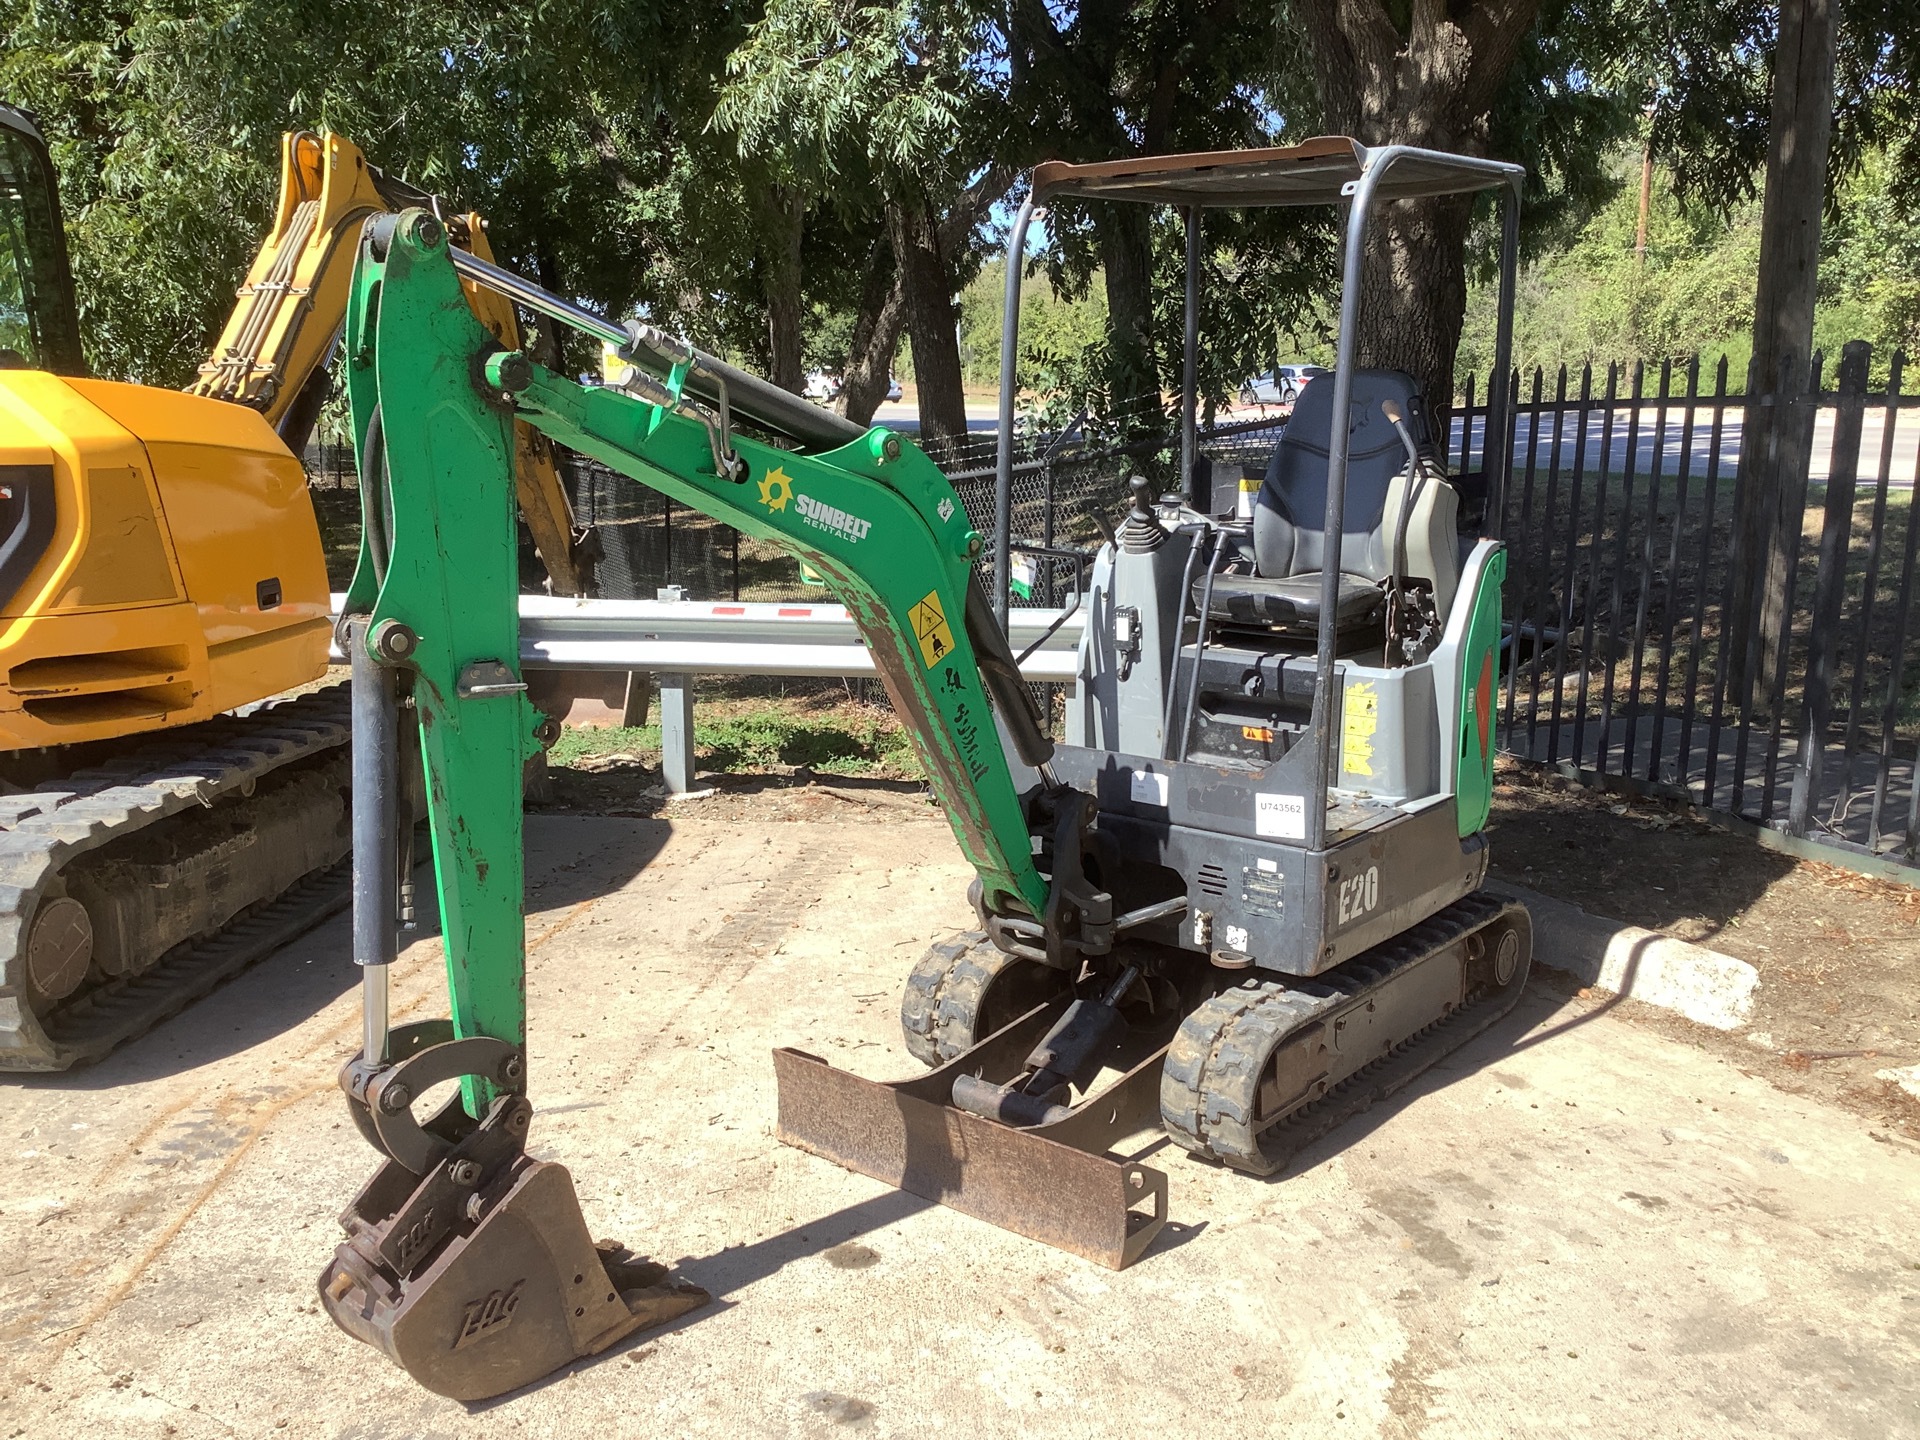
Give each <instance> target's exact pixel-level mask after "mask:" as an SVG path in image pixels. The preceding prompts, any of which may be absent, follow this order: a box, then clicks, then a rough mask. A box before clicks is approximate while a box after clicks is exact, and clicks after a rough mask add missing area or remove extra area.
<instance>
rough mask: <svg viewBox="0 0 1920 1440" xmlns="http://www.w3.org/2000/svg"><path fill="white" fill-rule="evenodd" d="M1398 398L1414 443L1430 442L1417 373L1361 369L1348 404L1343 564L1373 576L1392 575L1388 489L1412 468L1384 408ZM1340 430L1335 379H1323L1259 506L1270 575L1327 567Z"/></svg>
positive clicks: (1303, 408)
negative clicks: (1331, 459) (1330, 468)
mask: <svg viewBox="0 0 1920 1440" xmlns="http://www.w3.org/2000/svg"><path fill="white" fill-rule="evenodd" d="M1382 400H1393V401H1395V402H1396V403H1397V404H1398V405H1399V407H1400V413H1401V414H1402V415H1404V416H1405V417H1406V421H1407V428H1408V430H1409V431H1411V432H1412V435H1413V439H1414V443H1415V444H1416V445H1419V446H1422V447H1423V448H1424V447H1425V446H1426V445H1427V444H1428V443H1429V436H1428V430H1427V408H1426V405H1425V403H1424V402H1423V401H1422V399H1421V396H1420V390H1419V387H1418V386H1416V385H1415V384H1414V381H1413V377H1412V376H1411V375H1408V374H1406V373H1405V372H1404V371H1400V370H1356V371H1354V373H1353V394H1352V397H1351V399H1350V401H1349V403H1348V422H1347V423H1348V427H1349V428H1348V435H1349V437H1350V438H1349V439H1348V442H1347V504H1346V515H1345V519H1344V521H1343V523H1342V526H1341V529H1342V530H1343V531H1344V532H1345V533H1344V534H1343V535H1342V536H1341V541H1340V554H1339V559H1338V562H1337V563H1338V565H1339V568H1340V569H1341V570H1342V571H1343V572H1345V573H1346V574H1349V575H1360V576H1364V577H1365V578H1366V579H1369V580H1384V579H1386V578H1387V574H1388V570H1389V567H1390V566H1391V564H1392V554H1391V550H1392V543H1393V537H1392V535H1391V534H1389V533H1387V531H1388V527H1387V525H1386V523H1385V514H1386V505H1387V489H1388V487H1389V486H1390V485H1391V484H1392V483H1393V477H1394V476H1396V475H1398V474H1399V473H1400V472H1401V471H1402V470H1404V469H1406V468H1407V452H1406V449H1405V447H1403V446H1402V445H1401V443H1400V437H1399V436H1398V435H1396V434H1395V433H1394V429H1393V426H1392V424H1391V423H1389V422H1388V420H1387V417H1386V416H1385V415H1384V414H1383V413H1382V412H1381V409H1380V402H1381V401H1382ZM1332 435H1333V376H1332V375H1331V374H1327V375H1319V376H1316V377H1315V378H1314V379H1313V381H1312V382H1311V383H1309V384H1308V385H1307V386H1306V388H1305V389H1303V390H1302V391H1301V392H1300V398H1299V399H1298V400H1297V401H1296V402H1295V403H1294V407H1293V417H1292V418H1291V419H1290V420H1288V421H1287V428H1286V430H1285V431H1284V432H1283V433H1282V434H1281V436H1280V444H1279V445H1278V447H1276V448H1275V450H1274V452H1273V459H1272V461H1270V462H1269V463H1268V465H1267V478H1266V481H1265V483H1263V484H1262V485H1261V487H1260V497H1259V500H1258V502H1257V503H1256V504H1255V506H1254V511H1253V560H1254V566H1255V568H1256V569H1257V570H1258V571H1259V573H1260V574H1261V575H1263V576H1265V577H1267V578H1269V579H1281V578H1284V577H1286V576H1288V575H1303V574H1306V573H1308V572H1311V571H1315V570H1320V569H1323V568H1325V566H1326V563H1327V551H1328V547H1327V543H1326V535H1325V533H1324V527H1325V525H1326V514H1327V446H1328V442H1329V441H1330V440H1331V438H1332Z"/></svg>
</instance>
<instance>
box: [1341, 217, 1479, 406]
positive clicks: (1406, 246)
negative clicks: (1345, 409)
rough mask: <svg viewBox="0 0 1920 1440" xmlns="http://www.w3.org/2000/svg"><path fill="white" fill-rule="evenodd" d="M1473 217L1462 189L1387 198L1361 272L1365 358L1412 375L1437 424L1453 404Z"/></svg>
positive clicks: (1362, 359) (1358, 351) (1360, 353)
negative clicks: (1459, 192) (1415, 197)
mask: <svg viewBox="0 0 1920 1440" xmlns="http://www.w3.org/2000/svg"><path fill="white" fill-rule="evenodd" d="M1472 217H1473V202H1472V201H1471V200H1470V199H1468V198H1467V197H1465V196H1459V195H1448V196H1442V197H1440V198H1437V199H1428V200H1396V201H1393V202H1392V203H1391V204H1388V205H1384V206H1381V207H1380V208H1378V209H1376V210H1375V211H1374V220H1373V229H1372V233H1371V235H1370V237H1369V239H1370V241H1371V243H1370V244H1369V245H1368V246H1367V254H1366V259H1365V262H1364V264H1363V266H1362V268H1361V272H1360V273H1361V281H1360V284H1361V303H1360V334H1359V343H1358V346H1357V349H1356V351H1355V353H1356V355H1357V357H1358V361H1359V363H1360V364H1362V365H1368V366H1378V367H1381V368H1383V369H1392V370H1404V371H1406V372H1407V373H1408V374H1409V375H1411V376H1413V378H1414V379H1415V380H1417V381H1418V382H1419V383H1420V389H1421V391H1422V392H1423V393H1424V394H1425V395H1426V397H1427V405H1428V408H1429V410H1430V411H1431V413H1432V417H1433V420H1434V422H1435V423H1436V424H1442V423H1445V417H1446V416H1447V414H1448V412H1450V411H1451V410H1452V408H1453V358H1454V354H1455V352H1456V351H1458V350H1459V348H1460V327H1461V325H1462V323H1463V322H1464V320H1465V317H1466V312H1467V267H1466V245H1467V226H1468V223H1469V221H1470V220H1471V219H1472ZM1437 438H1438V437H1437V436H1436V439H1437Z"/></svg>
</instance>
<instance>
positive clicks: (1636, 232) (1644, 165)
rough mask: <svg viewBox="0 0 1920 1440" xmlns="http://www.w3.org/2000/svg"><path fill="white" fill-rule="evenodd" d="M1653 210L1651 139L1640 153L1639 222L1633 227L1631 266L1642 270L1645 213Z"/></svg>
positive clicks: (1644, 266)
mask: <svg viewBox="0 0 1920 1440" xmlns="http://www.w3.org/2000/svg"><path fill="white" fill-rule="evenodd" d="M1652 208H1653V137H1652V136H1651V135H1649V136H1648V137H1647V143H1646V145H1645V146H1644V147H1642V149H1641V151H1640V221H1639V223H1638V224H1637V225H1635V226H1634V227H1633V265H1634V268H1635V269H1636V270H1643V269H1645V268H1646V264H1647V211H1648V210H1650V209H1652Z"/></svg>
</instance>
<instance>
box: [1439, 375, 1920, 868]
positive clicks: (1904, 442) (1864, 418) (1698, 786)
mask: <svg viewBox="0 0 1920 1440" xmlns="http://www.w3.org/2000/svg"><path fill="white" fill-rule="evenodd" d="M1822 369H1823V366H1822V362H1821V360H1820V359H1819V358H1817V357H1816V359H1815V361H1814V362H1813V367H1812V370H1813V381H1814V383H1813V385H1812V387H1811V389H1812V393H1811V394H1810V395H1809V396H1808V397H1807V401H1806V403H1807V405H1808V406H1809V407H1810V409H1811V416H1810V418H1811V421H1812V426H1813V444H1812V448H1811V463H1810V465H1809V467H1808V473H1807V474H1806V475H1805V476H1794V477H1789V483H1792V484H1794V485H1796V486H1797V492H1798V500H1799V503H1797V504H1794V505H1792V506H1791V507H1790V508H1791V511H1792V513H1798V514H1800V515H1801V516H1802V524H1801V525H1800V526H1799V528H1798V530H1797V531H1795V532H1794V533H1792V534H1791V535H1789V536H1787V540H1788V545H1787V549H1788V550H1789V552H1790V559H1789V564H1788V575H1789V578H1790V584H1789V586H1788V594H1789V596H1790V604H1789V607H1788V614H1789V623H1788V624H1787V625H1786V626H1785V627H1784V628H1783V630H1782V631H1781V632H1780V634H1779V635H1778V637H1777V647H1778V648H1777V651H1776V652H1775V653H1774V654H1773V655H1772V656H1771V657H1768V658H1770V659H1771V661H1772V664H1771V665H1767V664H1760V663H1756V660H1757V659H1759V658H1760V657H1758V655H1757V652H1758V648H1759V647H1758V645H1757V644H1756V643H1755V642H1754V640H1753V637H1752V635H1751V634H1749V633H1747V632H1746V631H1742V630H1739V629H1738V628H1737V627H1738V621H1737V618H1736V617H1737V615H1738V613H1739V611H1740V607H1739V606H1738V605H1736V603H1735V601H1736V598H1737V597H1736V596H1735V595H1734V594H1733V591H1732V585H1733V583H1734V577H1735V574H1736V571H1737V570H1738V569H1739V568H1740V566H1739V557H1738V554H1737V552H1738V549H1739V546H1740V543H1741V541H1740V539H1739V527H1738V526H1737V525H1736V523H1735V520H1736V516H1737V515H1738V514H1739V513H1740V512H1741V509H1742V506H1743V503H1744V501H1745V498H1746V497H1745V496H1744V494H1743V493H1742V490H1743V486H1744V485H1745V484H1746V483H1747V481H1746V479H1745V476H1744V475H1743V473H1742V469H1741V466H1740V464H1739V447H1740V440H1741V430H1742V420H1743V418H1744V412H1745V408H1746V406H1747V405H1748V404H1750V403H1766V402H1765V400H1764V399H1761V400H1752V399H1750V397H1749V396H1748V395H1746V394H1744V393H1729V386H1728V383H1727V374H1726V365H1725V361H1724V360H1722V361H1721V362H1720V364H1719V366H1718V367H1717V368H1716V369H1715V370H1714V372H1713V373H1712V374H1711V375H1708V376H1702V375H1701V373H1700V370H1699V366H1698V364H1697V362H1688V363H1686V364H1675V363H1672V362H1662V363H1660V364H1658V365H1657V366H1648V365H1643V364H1636V365H1634V366H1632V367H1630V368H1626V367H1621V366H1609V367H1607V369H1606V370H1605V371H1604V372H1603V373H1599V372H1595V371H1594V370H1593V369H1592V368H1591V367H1588V368H1586V369H1583V370H1581V371H1580V372H1578V373H1569V372H1568V371H1567V370H1566V369H1565V368H1562V369H1561V370H1560V371H1558V372H1557V373H1556V374H1554V375H1552V376H1551V377H1549V376H1547V375H1545V374H1543V373H1542V372H1539V371H1536V372H1535V373H1534V374H1532V375H1531V376H1528V377H1524V381H1522V377H1515V380H1516V388H1517V391H1518V394H1519V403H1518V404H1517V405H1516V406H1515V408H1514V421H1513V431H1512V437H1511V443H1512V452H1511V453H1512V455H1513V471H1512V480H1511V483H1510V486H1509V489H1508V492H1507V497H1506V507H1505V517H1504V519H1505V535H1506V538H1507V543H1508V547H1509V554H1510V565H1509V572H1508V581H1507V603H1506V612H1507V616H1508V620H1509V627H1508V630H1509V635H1508V650H1507V657H1508V663H1507V665H1506V669H1505V673H1504V675H1503V683H1504V697H1503V701H1504V703H1503V706H1502V716H1501V718H1502V729H1501V743H1502V746H1503V748H1504V749H1505V750H1506V751H1507V753H1509V754H1512V755H1514V756H1516V757H1518V758H1520V759H1522V760H1526V761H1531V762H1535V763H1538V764H1543V765H1548V766H1553V767H1556V768H1559V769H1561V770H1562V771H1565V772H1567V773H1569V774H1573V775H1577V776H1579V777H1581V778H1584V779H1588V780H1593V781H1599V782H1602V783H1609V784H1614V783H1620V784H1624V785H1626V786H1628V787H1630V788H1633V787H1638V788H1645V789H1650V790H1653V791H1655V792H1658V793H1664V794H1669V795H1673V796H1678V797H1683V798H1685V799H1687V800H1689V801H1691V802H1692V803H1693V804H1695V805H1698V806H1700V807H1702V808H1704V809H1706V810H1709V811H1713V812H1718V813H1721V814H1723V815H1727V816H1732V817H1736V818H1737V819H1738V820H1740V821H1745V822H1749V823H1751V824H1753V825H1756V826H1760V827H1764V828H1765V829H1767V830H1769V831H1772V832H1775V833H1777V834H1784V835H1786V836H1790V837H1793V838H1794V839H1797V840H1801V841H1809V842H1815V843H1818V844H1822V845H1825V846H1830V847H1836V848H1837V849H1839V850H1840V851H1843V852H1851V855H1852V856H1853V857H1854V858H1855V859H1856V860H1860V859H1866V860H1867V862H1868V863H1869V864H1870V865H1873V864H1877V865H1879V866H1882V867H1886V866H1891V867H1895V868H1898V869H1900V870H1902V871H1904V872H1906V873H1908V874H1909V876H1911V874H1912V873H1913V870H1914V868H1916V867H1920V785H1916V780H1915V771H1916V752H1917V751H1920V625H1916V623H1915V617H1914V613H1913V612H1914V608H1915V607H1914V602H1915V598H1916V597H1915V595H1914V589H1915V585H1914V580H1915V573H1914V572H1915V546H1916V540H1920V526H1917V525H1916V524H1915V523H1914V519H1915V517H1914V514H1913V506H1914V494H1915V489H1914V487H1915V478H1916V464H1915V440H1916V434H1917V433H1920V415H1916V414H1915V413H1914V412H1915V409H1916V407H1917V406H1920V400H1915V399H1910V398H1908V397H1907V396H1905V395H1904V394H1903V393H1902V390H1901V378H1902V373H1903V371H1904V369H1905V357H1904V355H1900V354H1895V355H1894V356H1893V357H1892V359H1891V363H1890V364H1889V366H1888V372H1887V380H1886V382H1885V384H1884V385H1883V386H1881V387H1878V388H1876V389H1875V390H1873V391H1872V393H1869V392H1868V389H1867V386H1866V383H1865V375H1866V373H1867V366H1866V364H1865V363H1860V364H1858V365H1857V366H1854V367H1848V374H1849V375H1850V377H1851V380H1850V383H1847V384H1843V385H1842V386H1841V387H1840V388H1838V389H1834V390H1826V389H1824V388H1823V386H1822ZM1485 424H1486V415H1485V409H1484V407H1476V406H1475V405H1474V404H1473V396H1472V393H1471V385H1470V386H1469V393H1468V396H1467V405H1466V406H1465V407H1464V413H1463V414H1462V416H1461V417H1460V418H1459V420H1458V422H1457V423H1456V426H1455V435H1454V438H1453V442H1452V445H1451V446H1450V449H1451V450H1453V451H1454V453H1455V454H1456V456H1457V457H1458V459H1457V461H1456V463H1457V466H1458V468H1460V469H1462V470H1471V469H1475V468H1478V466H1479V463H1480V462H1479V458H1478V456H1477V455H1476V453H1475V452H1476V451H1477V452H1480V454H1484V448H1485V434H1484V429H1485ZM1789 528H1791V527H1789Z"/></svg>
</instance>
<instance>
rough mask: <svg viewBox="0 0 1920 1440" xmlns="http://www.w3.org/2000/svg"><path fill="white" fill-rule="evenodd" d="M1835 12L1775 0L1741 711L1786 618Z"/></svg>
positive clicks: (1740, 582)
mask: <svg viewBox="0 0 1920 1440" xmlns="http://www.w3.org/2000/svg"><path fill="white" fill-rule="evenodd" d="M1838 22H1839V0H1781V4H1780V35H1779V40H1778V42H1777V44H1776V46H1775V49H1774V60H1773V128H1772V132H1771V134H1770V136H1769V139H1768V146H1767V191H1766V199H1765V201H1764V202H1763V204H1762V207H1761V212H1760V275H1759V283H1758V284H1757V285H1756V287H1755V290H1754V300H1753V370H1752V374H1751V378H1750V380H1749V382H1748V384H1749V390H1748V397H1747V398H1748V403H1747V407H1746V414H1745V417H1744V421H1743V424H1742V426H1741V432H1740V486H1741V491H1740V493H1741V496H1742V500H1741V506H1740V513H1739V514H1738V515H1737V516H1736V517H1735V523H1734V548H1733V567H1734V575H1733V589H1732V595H1733V610H1732V614H1730V615H1729V616H1728V617H1727V619H1728V627H1727V632H1726V633H1727V635H1728V636H1729V638H1730V640H1736V641H1737V637H1741V636H1745V637H1746V638H1747V644H1746V645H1745V646H1744V647H1742V646H1741V645H1740V644H1738V643H1733V644H1731V645H1730V646H1729V659H1730V660H1731V662H1732V665H1733V678H1734V681H1735V685H1734V690H1733V693H1734V695H1735V696H1736V697H1738V698H1739V703H1740V707H1741V708H1742V709H1743V710H1752V709H1755V708H1766V707H1767V706H1768V704H1769V700H1768V697H1769V696H1770V694H1771V692H1772V689H1773V684H1774V679H1775V665H1776V661H1777V658H1778V656H1779V652H1780V640H1781V637H1782V635H1783V634H1784V633H1785V629H1786V626H1787V624H1788V623H1789V621H1790V619H1791V610H1792V595H1793V574H1792V563H1793V551H1794V548H1795V542H1796V541H1797V540H1798V538H1799V535H1800V529H1801V524H1802V519H1803V514H1802V512H1803V511H1804V510H1805V507H1806V489H1807V463H1808V460H1809V458H1810V455H1811V451H1812V449H1813V418H1814V415H1813V412H1814V406H1813V403H1812V401H1811V400H1810V399H1809V397H1808V395H1807V390H1808V380H1809V375H1810V370H1811V364H1810V361H1811V354H1812V350H1813V302H1814V297H1815V293H1816V291H1817V289H1818V286H1819V279H1820V212H1821V209H1822V206H1823V205H1824V203H1825V198H1826V179H1827V147H1828V144H1829V142H1830V141H1831V139H1832V136H1833V49H1834V30H1835V28H1836V27H1837V25H1838Z"/></svg>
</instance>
